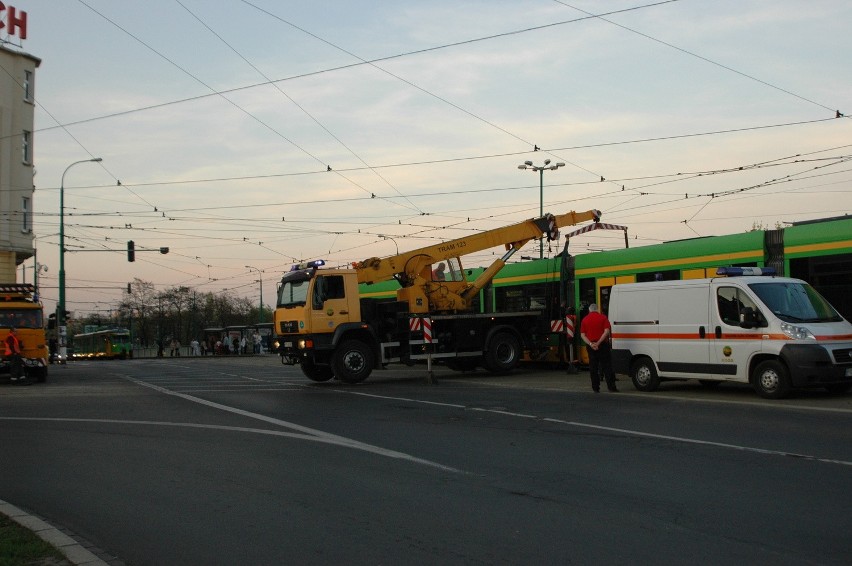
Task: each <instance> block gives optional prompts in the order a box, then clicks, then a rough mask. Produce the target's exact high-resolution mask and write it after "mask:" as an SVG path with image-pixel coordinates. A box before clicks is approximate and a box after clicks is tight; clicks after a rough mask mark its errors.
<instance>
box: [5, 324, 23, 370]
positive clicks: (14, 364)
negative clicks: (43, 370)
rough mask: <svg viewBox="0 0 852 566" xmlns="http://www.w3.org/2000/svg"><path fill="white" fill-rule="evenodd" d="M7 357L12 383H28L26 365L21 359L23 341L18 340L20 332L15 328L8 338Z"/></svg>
mask: <svg viewBox="0 0 852 566" xmlns="http://www.w3.org/2000/svg"><path fill="white" fill-rule="evenodd" d="M4 355H5V357H6V358H7V359H8V360H9V380H10V381H11V382H12V383H16V384H23V383H26V381H27V377H26V375H24V363H23V360H22V359H21V341H20V340H19V339H18V330H17V329H16V328H15V327H14V326H13V327H12V328H10V329H9V334H8V335H7V336H6V350H5V352H4Z"/></svg>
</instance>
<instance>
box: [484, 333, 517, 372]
mask: <svg viewBox="0 0 852 566" xmlns="http://www.w3.org/2000/svg"><path fill="white" fill-rule="evenodd" d="M520 358H521V345H520V344H519V343H518V339H517V338H515V336H514V335H512V334H509V333H508V332H498V333H497V334H495V335H494V336H493V337H492V338H491V342H490V343H489V344H488V351H487V352H486V353H485V367H486V369H488V371H490V372H491V373H508V372H510V371H511V370H512V368H514V367H515V366H516V365H518V360H519V359H520Z"/></svg>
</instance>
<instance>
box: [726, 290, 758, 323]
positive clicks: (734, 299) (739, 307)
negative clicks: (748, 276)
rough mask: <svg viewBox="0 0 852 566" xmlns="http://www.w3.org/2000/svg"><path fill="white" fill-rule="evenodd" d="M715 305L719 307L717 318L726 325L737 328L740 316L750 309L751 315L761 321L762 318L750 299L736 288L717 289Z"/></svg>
mask: <svg viewBox="0 0 852 566" xmlns="http://www.w3.org/2000/svg"><path fill="white" fill-rule="evenodd" d="M716 303H717V305H718V307H719V318H721V319H722V322H724V323H725V324H727V325H730V326H739V325H740V321H741V317H740V315H742V314H744V313H745V312H746V309H750V310H751V312H752V313H755V315H756V316H757V317H758V319H759V320H760V321H763V320H764V319H763V316H762V315H761V314H760V311H759V310H758V308H757V305H756V304H754V301H752V300H751V298H750V297H749V296H748V295H746V294H745V293H743V292H742V291H741V290H740V289H738V288H736V287H719V289H718V290H717V292H716Z"/></svg>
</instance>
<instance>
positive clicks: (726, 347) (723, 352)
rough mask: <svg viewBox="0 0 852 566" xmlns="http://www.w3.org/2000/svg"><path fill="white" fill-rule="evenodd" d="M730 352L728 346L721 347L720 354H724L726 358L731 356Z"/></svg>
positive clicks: (731, 351)
mask: <svg viewBox="0 0 852 566" xmlns="http://www.w3.org/2000/svg"><path fill="white" fill-rule="evenodd" d="M732 353H733V350H732V349H731V347H730V346H725V347H724V348H722V354H724V355H725V357H726V358H729V357H731V354H732Z"/></svg>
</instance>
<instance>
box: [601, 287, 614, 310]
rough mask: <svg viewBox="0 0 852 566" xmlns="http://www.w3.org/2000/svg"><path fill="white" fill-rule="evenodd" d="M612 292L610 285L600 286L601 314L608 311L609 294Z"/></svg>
mask: <svg viewBox="0 0 852 566" xmlns="http://www.w3.org/2000/svg"><path fill="white" fill-rule="evenodd" d="M611 293H612V287H601V304H600V307H601V312H602V313H603V314H608V313H609V296H610V294H611Z"/></svg>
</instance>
